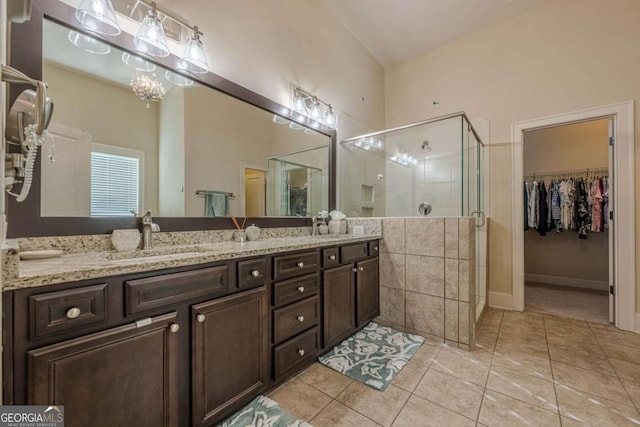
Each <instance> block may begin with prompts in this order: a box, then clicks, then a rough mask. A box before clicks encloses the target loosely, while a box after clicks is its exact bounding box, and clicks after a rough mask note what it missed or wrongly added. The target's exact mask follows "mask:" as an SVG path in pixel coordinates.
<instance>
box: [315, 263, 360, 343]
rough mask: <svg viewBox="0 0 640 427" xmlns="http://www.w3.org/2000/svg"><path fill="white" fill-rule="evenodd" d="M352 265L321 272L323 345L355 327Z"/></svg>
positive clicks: (347, 333) (342, 336)
mask: <svg viewBox="0 0 640 427" xmlns="http://www.w3.org/2000/svg"><path fill="white" fill-rule="evenodd" d="M353 269H354V266H353V265H352V264H349V265H345V266H343V267H338V268H333V269H331V270H326V271H325V272H324V273H323V284H322V293H323V296H324V313H323V314H324V320H323V326H324V331H323V332H324V333H323V337H324V347H325V348H327V347H330V346H332V345H334V344H336V343H338V342H340V340H342V339H344V338H346V337H347V336H349V335H350V334H351V333H353V331H355V329H356V323H355V322H356V315H355V309H356V302H355V291H354V272H353Z"/></svg>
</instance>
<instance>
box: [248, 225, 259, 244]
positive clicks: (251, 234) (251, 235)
mask: <svg viewBox="0 0 640 427" xmlns="http://www.w3.org/2000/svg"><path fill="white" fill-rule="evenodd" d="M245 231H246V233H247V240H249V241H253V240H258V239H259V238H260V227H258V226H256V225H254V224H251V225H250V226H248V227H247V229H246V230H245Z"/></svg>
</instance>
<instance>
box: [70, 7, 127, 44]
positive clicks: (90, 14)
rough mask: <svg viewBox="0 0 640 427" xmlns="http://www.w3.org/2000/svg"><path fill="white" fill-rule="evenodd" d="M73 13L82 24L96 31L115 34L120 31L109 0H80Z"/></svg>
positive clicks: (110, 34)
mask: <svg viewBox="0 0 640 427" xmlns="http://www.w3.org/2000/svg"><path fill="white" fill-rule="evenodd" d="M74 15H75V17H76V19H77V20H78V21H80V22H81V23H82V25H84V26H85V27H86V28H87V29H89V30H91V31H95V32H96V33H100V34H106V35H109V36H117V35H118V34H120V33H121V32H122V31H121V30H120V26H119V25H118V20H117V19H116V12H115V11H114V10H113V5H112V4H111V0H82V1H81V2H80V5H79V6H78V7H77V8H76V10H75V13H74Z"/></svg>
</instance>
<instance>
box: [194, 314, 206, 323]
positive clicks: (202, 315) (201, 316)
mask: <svg viewBox="0 0 640 427" xmlns="http://www.w3.org/2000/svg"><path fill="white" fill-rule="evenodd" d="M204 319H205V317H204V314H198V315H197V316H196V320H197V321H198V323H202V322H204Z"/></svg>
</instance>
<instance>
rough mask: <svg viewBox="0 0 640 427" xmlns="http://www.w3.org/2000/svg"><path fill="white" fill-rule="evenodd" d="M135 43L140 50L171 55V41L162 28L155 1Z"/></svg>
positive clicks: (158, 54)
mask: <svg viewBox="0 0 640 427" xmlns="http://www.w3.org/2000/svg"><path fill="white" fill-rule="evenodd" d="M133 43H134V44H135V45H136V47H137V48H138V50H139V51H140V52H143V53H146V54H149V55H152V56H158V57H165V56H169V53H170V51H169V42H168V41H167V36H166V35H165V33H164V28H162V22H160V19H158V10H157V8H156V3H155V2H151V9H150V10H149V12H148V13H147V16H145V18H144V19H143V20H142V25H140V28H138V32H137V34H136V36H135V38H134V39H133Z"/></svg>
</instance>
